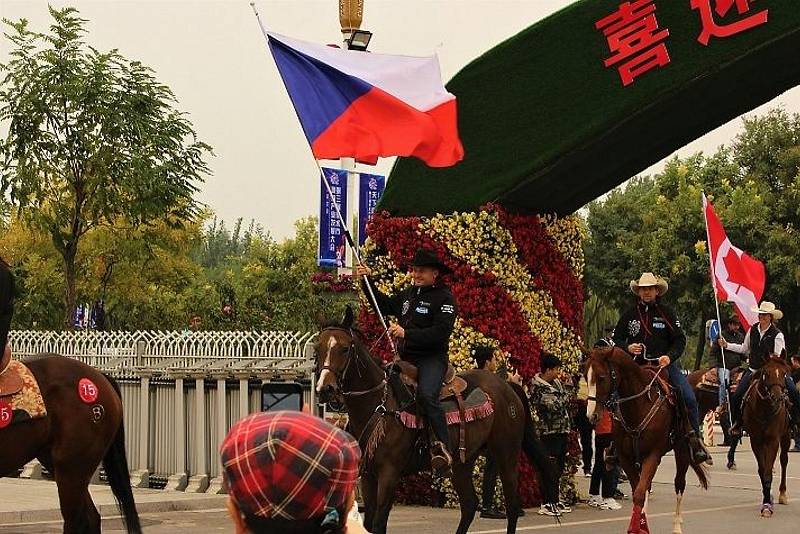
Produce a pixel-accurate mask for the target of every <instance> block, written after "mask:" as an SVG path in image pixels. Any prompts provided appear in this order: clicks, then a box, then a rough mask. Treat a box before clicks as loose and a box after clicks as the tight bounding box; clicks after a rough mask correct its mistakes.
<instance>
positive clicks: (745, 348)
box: [725, 325, 786, 369]
mask: <svg viewBox="0 0 800 534" xmlns="http://www.w3.org/2000/svg"><path fill="white" fill-rule="evenodd" d="M757 328H758V333H759V335H760V336H761V337H762V338H763V337H764V334H766V333H767V330H769V327H767V330H761V325H758V327H757ZM785 348H786V339H785V338H784V337H783V332H778V335H777V336H775V352H774V354H782V353H783V351H784V349H785ZM725 350H730V351H733V352H738V353H739V354H744V355H745V356H749V355H750V329H748V330H747V334H745V336H744V342H743V343H741V344H739V343H728V346H727V347H725ZM751 369H752V367H751Z"/></svg>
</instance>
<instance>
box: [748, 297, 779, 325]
mask: <svg viewBox="0 0 800 534" xmlns="http://www.w3.org/2000/svg"><path fill="white" fill-rule="evenodd" d="M750 311H752V312H755V313H758V314H761V313H768V314H770V315H772V318H773V319H775V320H776V321H780V320H781V318H783V312H782V311H780V310H779V309H778V308H776V307H775V305H774V304H773V303H771V302H769V301H768V300H765V301H764V302H762V303H761V304H760V305H759V306H753V307H752V308H750Z"/></svg>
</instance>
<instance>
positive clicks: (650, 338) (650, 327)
mask: <svg viewBox="0 0 800 534" xmlns="http://www.w3.org/2000/svg"><path fill="white" fill-rule="evenodd" d="M631 343H644V345H645V346H646V347H647V357H648V358H657V357H659V356H663V355H664V354H666V355H667V356H669V358H670V360H672V361H673V362H676V361H678V359H679V358H680V357H681V355H683V349H684V348H686V334H684V333H683V330H682V329H681V323H680V321H679V320H678V318H677V317H676V316H675V313H674V312H673V311H672V310H671V309H670V308H669V307H667V306H665V305H664V304H662V303H661V302H660V301H659V300H658V299H657V300H656V301H655V302H653V303H651V304H645V303H643V302H641V301H639V303H638V304H637V305H636V306H634V307H633V308H631V309H630V310H628V311H627V312H625V313H623V314H622V317H620V318H619V322H618V323H617V327H616V328H615V329H614V344H615V345H617V346H618V347H621V348H623V349H624V350H628V345H630V344H631Z"/></svg>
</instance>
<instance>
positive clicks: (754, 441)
mask: <svg viewBox="0 0 800 534" xmlns="http://www.w3.org/2000/svg"><path fill="white" fill-rule="evenodd" d="M789 373H791V367H790V366H789V364H787V363H786V362H784V361H783V360H780V359H777V358H772V359H770V360H768V361H767V362H766V363H765V364H764V365H763V367H761V369H759V370H758V371H757V374H756V376H755V377H753V381H752V382H751V386H750V388H749V391H748V392H746V393H745V395H746V397H745V400H744V401H743V416H744V418H743V423H744V429H745V430H747V433H748V434H749V435H750V446H751V447H752V449H753V455H754V456H755V457H756V462H758V476H759V478H760V479H761V491H762V493H763V501H762V504H761V515H762V516H763V517H771V516H772V513H773V508H772V504H773V503H772V468H773V466H774V465H775V457H776V456H777V455H778V449H780V451H781V486H780V497H779V498H778V502H779V503H780V504H789V499H788V497H787V496H786V464H787V463H788V462H789V441H790V438H791V436H790V433H789V406H788V403H789V397H788V394H787V393H786V375H787V374H789Z"/></svg>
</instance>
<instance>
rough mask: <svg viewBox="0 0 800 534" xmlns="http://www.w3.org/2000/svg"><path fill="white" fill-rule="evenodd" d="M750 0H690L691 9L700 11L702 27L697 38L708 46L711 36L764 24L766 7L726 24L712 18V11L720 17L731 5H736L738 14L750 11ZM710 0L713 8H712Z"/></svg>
mask: <svg viewBox="0 0 800 534" xmlns="http://www.w3.org/2000/svg"><path fill="white" fill-rule="evenodd" d="M750 1H751V0H690V3H691V6H692V9H696V10H698V11H699V12H700V21H701V22H702V24H703V29H702V31H701V32H700V35H699V36H698V37H697V40H698V41H700V42H701V43H702V44H704V45H706V46H708V41H709V40H710V39H711V37H719V38H725V37H730V36H731V35H736V34H737V33H741V32H744V31H747V30H751V29H753V28H755V27H756V26H760V25H762V24H766V22H767V15H768V13H769V10H768V9H764V10H762V11H759V12H757V13H753V14H752V15H749V16H746V17H743V18H740V19H739V20H736V21H733V22H730V23H728V24H718V23H717V21H716V20H714V12H716V14H717V16H719V17H720V18H722V17H726V16H727V15H728V13H729V12H730V11H731V9H732V8H733V6H734V5H735V6H736V11H737V12H738V13H739V15H740V16H743V15H745V14H747V13H749V12H750ZM712 2H713V3H714V4H715V6H716V7H715V8H714V9H712V7H711V4H712Z"/></svg>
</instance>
